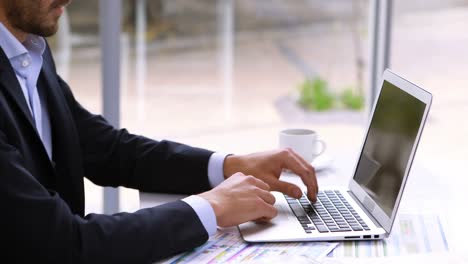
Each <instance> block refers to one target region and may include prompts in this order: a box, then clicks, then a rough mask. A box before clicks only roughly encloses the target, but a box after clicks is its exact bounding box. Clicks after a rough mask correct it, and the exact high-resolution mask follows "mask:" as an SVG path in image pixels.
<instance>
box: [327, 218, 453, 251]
mask: <svg viewBox="0 0 468 264" xmlns="http://www.w3.org/2000/svg"><path fill="white" fill-rule="evenodd" d="M448 249H449V245H448V243H447V239H446V236H445V232H444V229H443V225H442V222H441V219H440V218H439V216H437V215H401V216H400V217H399V218H398V219H396V220H395V224H394V226H393V229H392V233H391V235H390V236H389V237H388V238H387V239H384V240H376V241H346V242H343V243H340V244H339V245H338V246H337V247H336V249H335V250H333V252H331V253H330V254H329V255H328V256H329V257H385V256H404V255H412V254H420V253H431V252H444V251H448Z"/></svg>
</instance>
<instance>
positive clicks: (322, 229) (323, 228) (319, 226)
mask: <svg viewBox="0 0 468 264" xmlns="http://www.w3.org/2000/svg"><path fill="white" fill-rule="evenodd" d="M316 227H317V230H318V231H319V232H320V233H326V232H328V228H327V227H326V226H324V225H317V226H316Z"/></svg>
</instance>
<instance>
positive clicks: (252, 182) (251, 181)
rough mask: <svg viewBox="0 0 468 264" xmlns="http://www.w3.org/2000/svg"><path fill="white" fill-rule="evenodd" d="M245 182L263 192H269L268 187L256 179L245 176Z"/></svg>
mask: <svg viewBox="0 0 468 264" xmlns="http://www.w3.org/2000/svg"><path fill="white" fill-rule="evenodd" d="M246 180H247V182H248V183H250V184H252V185H255V186H257V187H258V188H260V189H263V190H265V191H269V190H270V185H268V184H267V183H265V182H264V181H262V180H260V179H258V178H255V177H254V176H251V175H249V176H247V179H246Z"/></svg>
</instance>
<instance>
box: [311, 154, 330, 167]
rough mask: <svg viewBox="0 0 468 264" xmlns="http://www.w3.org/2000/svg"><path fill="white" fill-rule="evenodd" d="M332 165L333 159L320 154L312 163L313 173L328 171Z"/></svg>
mask: <svg viewBox="0 0 468 264" xmlns="http://www.w3.org/2000/svg"><path fill="white" fill-rule="evenodd" d="M332 165H333V158H332V157H331V156H329V155H327V154H322V155H320V156H318V157H317V158H315V160H314V161H312V166H314V169H315V171H321V170H326V169H330V168H331V167H332Z"/></svg>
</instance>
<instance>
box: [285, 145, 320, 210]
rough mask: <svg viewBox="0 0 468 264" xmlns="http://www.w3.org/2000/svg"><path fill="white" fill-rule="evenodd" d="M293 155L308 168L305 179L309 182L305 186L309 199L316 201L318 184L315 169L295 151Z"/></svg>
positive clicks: (292, 152)
mask: <svg viewBox="0 0 468 264" xmlns="http://www.w3.org/2000/svg"><path fill="white" fill-rule="evenodd" d="M291 154H292V155H294V156H295V157H296V158H297V159H298V160H299V161H300V162H301V163H302V164H303V165H304V166H305V167H306V168H307V173H308V174H307V175H306V176H304V177H307V182H306V181H304V179H303V181H304V184H306V185H307V195H308V196H309V199H311V200H312V199H313V200H314V201H315V200H316V198H317V197H316V196H317V193H318V183H317V175H316V174H315V169H314V167H313V166H312V165H311V164H310V163H309V162H307V161H306V160H304V158H302V157H301V156H300V155H299V154H297V153H296V152H294V151H291Z"/></svg>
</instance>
